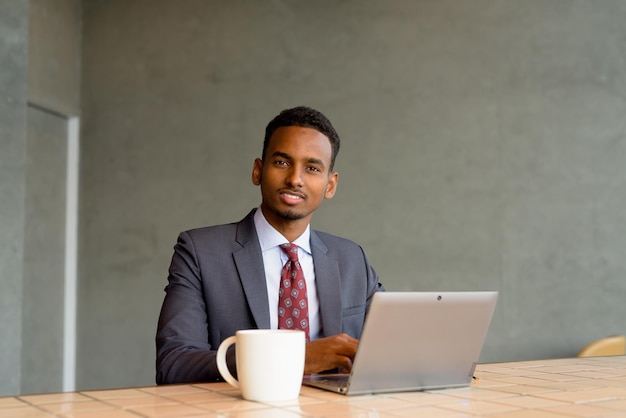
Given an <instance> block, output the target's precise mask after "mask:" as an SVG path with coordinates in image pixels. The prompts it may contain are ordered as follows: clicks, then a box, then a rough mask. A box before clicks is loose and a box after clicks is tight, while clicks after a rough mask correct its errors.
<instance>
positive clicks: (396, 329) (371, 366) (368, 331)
mask: <svg viewBox="0 0 626 418" xmlns="http://www.w3.org/2000/svg"><path fill="white" fill-rule="evenodd" d="M497 299H498V292H496V291H470V292H377V293H376V294H374V296H373V299H372V302H371V304H370V308H369V313H368V314H367V318H366V321H365V325H364V327H363V333H362V335H361V339H360V342H359V347H358V350H357V353H356V356H355V358H354V362H353V364H352V371H351V372H350V374H325V373H321V374H311V375H305V376H304V379H303V384H305V385H307V386H314V387H317V388H321V389H326V390H330V391H334V392H337V393H341V394H344V395H360V394H369V393H384V392H402V391H418V390H428V389H443V388H453V387H462V386H468V385H469V384H470V382H471V381H472V378H473V376H474V368H475V367H476V364H477V363H478V360H479V357H480V352H481V350H482V347H483V344H484V342H485V337H486V336H487V330H488V329H489V324H490V322H491V318H492V316H493V312H494V309H495V306H496V301H497Z"/></svg>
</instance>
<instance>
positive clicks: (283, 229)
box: [261, 205, 311, 242]
mask: <svg viewBox="0 0 626 418" xmlns="http://www.w3.org/2000/svg"><path fill="white" fill-rule="evenodd" d="M261 211H262V212H263V216H264V217H265V219H266V220H267V222H268V223H269V224H270V225H272V227H274V229H276V230H277V231H278V232H280V233H281V235H282V236H284V237H285V238H287V240H288V241H289V242H294V241H295V240H296V239H297V238H298V237H299V236H300V235H302V234H303V233H304V231H306V229H307V227H308V226H309V222H310V220H311V216H307V217H304V218H301V219H284V218H281V217H279V216H276V214H274V213H268V212H269V211H267V210H266V209H264V208H263V206H262V205H261Z"/></svg>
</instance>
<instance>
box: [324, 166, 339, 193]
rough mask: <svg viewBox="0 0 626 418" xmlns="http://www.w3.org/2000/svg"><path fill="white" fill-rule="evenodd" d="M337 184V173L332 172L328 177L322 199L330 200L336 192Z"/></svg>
mask: <svg viewBox="0 0 626 418" xmlns="http://www.w3.org/2000/svg"><path fill="white" fill-rule="evenodd" d="M337 183H339V173H337V172H336V171H333V172H332V173H330V175H329V176H328V185H327V186H326V193H324V199H332V198H333V196H334V195H335V192H336V191H337Z"/></svg>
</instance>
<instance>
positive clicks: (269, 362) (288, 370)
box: [217, 329, 305, 401]
mask: <svg viewBox="0 0 626 418" xmlns="http://www.w3.org/2000/svg"><path fill="white" fill-rule="evenodd" d="M233 344H237V346H236V352H235V357H236V359H237V377H238V378H239V380H237V379H235V378H234V377H233V376H232V375H231V374H230V371H229V370H228V366H227V365H226V351H227V350H228V347H230V346H231V345H233ZM304 355H305V339H304V331H293V330H284V329H281V330H269V329H249V330H241V331H237V333H236V334H235V335H233V336H231V337H228V338H226V339H225V340H224V341H222V343H221V344H220V346H219V348H218V349H217V368H218V370H219V372H220V374H221V375H222V377H223V378H224V380H226V381H227V382H228V383H230V384H231V385H232V386H234V387H236V388H239V390H241V395H242V396H243V397H244V399H248V400H251V401H284V400H290V399H296V398H297V397H298V395H299V394H300V387H301V386H302V376H303V374H304Z"/></svg>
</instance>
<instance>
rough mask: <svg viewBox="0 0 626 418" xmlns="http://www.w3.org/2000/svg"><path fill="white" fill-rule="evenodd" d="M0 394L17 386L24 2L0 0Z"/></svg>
mask: <svg viewBox="0 0 626 418" xmlns="http://www.w3.org/2000/svg"><path fill="white" fill-rule="evenodd" d="M0 10H1V12H0V63H1V64H0V289H2V291H0V335H1V336H2V337H1V338H0V375H1V376H2V378H1V379H0V395H2V394H13V393H18V392H19V391H20V384H21V380H22V373H21V368H20V364H21V337H22V310H21V306H22V301H23V298H22V286H23V274H24V263H23V259H24V251H23V243H24V200H25V175H26V168H25V155H26V99H27V96H26V95H27V78H26V70H27V65H28V59H27V58H28V1H1V2H0Z"/></svg>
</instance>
